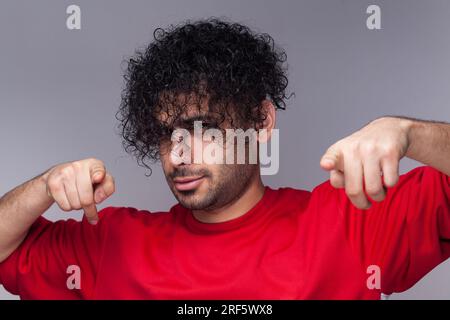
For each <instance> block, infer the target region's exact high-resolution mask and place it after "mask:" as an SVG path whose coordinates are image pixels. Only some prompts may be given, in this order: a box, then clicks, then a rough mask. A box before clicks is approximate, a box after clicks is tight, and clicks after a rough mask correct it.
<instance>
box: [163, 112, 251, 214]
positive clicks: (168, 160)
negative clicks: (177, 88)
mask: <svg viewBox="0 0 450 320" xmlns="http://www.w3.org/2000/svg"><path fill="white" fill-rule="evenodd" d="M206 109H207V108H206V107H204V106H202V108H201V109H200V110H199V108H198V107H192V108H187V109H186V112H185V113H184V114H182V115H179V116H178V118H177V121H176V122H175V123H174V125H173V129H177V128H180V129H186V130H187V131H189V132H190V133H193V128H194V121H202V123H203V124H206V125H208V124H209V125H210V127H212V128H214V127H215V126H216V125H215V124H214V120H212V118H211V114H210V113H209V112H208V111H207V110H206ZM164 121H167V118H165V119H164ZM167 122H169V123H170V121H167ZM229 127H230V126H229V122H227V121H223V122H221V124H220V128H221V129H226V128H229ZM190 139H191V140H190V146H191V148H190V152H191V159H194V154H195V153H196V152H197V151H198V149H200V146H201V150H205V149H206V148H207V147H208V145H209V144H212V143H217V142H216V141H214V140H212V141H205V139H203V138H202V137H200V139H198V137H195V136H194V134H191V135H190ZM224 140H225V137H224ZM222 145H223V146H222ZM219 147H220V148H222V149H223V154H224V155H226V154H227V153H230V152H233V153H236V150H235V148H234V147H233V148H230V147H229V146H228V148H227V144H226V143H224V144H220V145H219ZM173 152H180V151H178V150H176V143H174V142H173V141H164V142H162V143H161V145H160V154H161V164H162V168H163V171H164V174H165V176H166V180H167V183H168V185H169V187H170V189H171V190H172V192H173V194H174V195H175V197H176V199H177V200H178V202H179V203H180V204H181V205H183V206H184V207H186V208H188V209H192V210H204V211H209V210H214V209H217V208H221V207H224V206H226V205H227V204H228V203H231V202H232V201H234V200H235V199H238V198H239V197H240V196H241V195H242V194H243V193H244V192H245V190H246V189H247V188H248V186H249V184H250V183H251V181H252V179H253V178H255V177H258V176H259V173H258V172H259V171H258V169H259V165H258V164H248V161H246V163H244V164H238V163H231V164H229V163H225V161H224V162H223V164H207V163H205V161H201V162H199V161H195V162H196V163H193V161H191V163H189V162H188V161H186V163H185V162H181V163H179V162H176V161H174V160H173V157H172V156H171V154H172V153H173ZM181 152H182V151H181ZM184 152H186V151H184ZM234 159H237V157H236V156H235V157H234ZM197 162H199V163H197ZM234 162H236V161H234Z"/></svg>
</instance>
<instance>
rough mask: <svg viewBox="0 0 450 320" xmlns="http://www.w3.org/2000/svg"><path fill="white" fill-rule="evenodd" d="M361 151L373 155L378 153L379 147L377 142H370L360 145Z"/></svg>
mask: <svg viewBox="0 0 450 320" xmlns="http://www.w3.org/2000/svg"><path fill="white" fill-rule="evenodd" d="M359 149H360V150H361V152H363V153H364V154H368V155H373V154H375V153H376V152H377V149H378V147H377V145H376V143H375V142H373V141H368V142H365V143H363V144H360V146H359Z"/></svg>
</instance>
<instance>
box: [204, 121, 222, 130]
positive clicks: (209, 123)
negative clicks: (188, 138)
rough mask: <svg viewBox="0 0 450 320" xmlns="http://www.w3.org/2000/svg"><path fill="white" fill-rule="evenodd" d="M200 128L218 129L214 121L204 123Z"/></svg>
mask: <svg viewBox="0 0 450 320" xmlns="http://www.w3.org/2000/svg"><path fill="white" fill-rule="evenodd" d="M202 127H203V128H204V129H218V127H219V126H218V124H217V122H214V121H205V122H203V123H202Z"/></svg>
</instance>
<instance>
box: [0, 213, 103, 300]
mask: <svg viewBox="0 0 450 320" xmlns="http://www.w3.org/2000/svg"><path fill="white" fill-rule="evenodd" d="M111 211H112V207H108V208H105V209H103V210H101V211H100V212H99V217H100V218H99V222H98V224H97V225H95V226H93V225H91V224H89V222H88V221H87V220H86V218H85V217H84V218H83V220H82V221H76V220H74V219H68V220H60V221H57V222H51V221H49V220H47V219H45V218H44V217H42V216H41V217H39V218H38V219H37V220H36V221H35V223H34V224H33V225H32V226H31V228H30V230H29V232H28V235H27V237H26V238H25V239H24V241H23V242H22V243H21V244H20V246H19V247H18V248H17V249H16V250H15V251H14V252H13V253H12V254H11V255H10V256H9V257H8V258H7V259H6V260H4V261H3V262H2V263H1V264H0V284H2V285H3V286H4V287H5V289H6V290H8V291H9V292H10V293H12V294H16V295H19V296H20V297H21V298H22V299H89V298H91V297H92V295H93V294H94V289H95V278H96V272H97V270H98V267H99V263H100V258H101V253H102V247H103V243H104V239H105V233H106V231H107V225H106V224H107V219H106V218H107V214H108V213H110V212H111Z"/></svg>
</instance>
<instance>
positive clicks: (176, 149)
mask: <svg viewBox="0 0 450 320" xmlns="http://www.w3.org/2000/svg"><path fill="white" fill-rule="evenodd" d="M170 160H171V162H172V164H173V165H175V166H180V165H185V164H190V163H191V141H190V137H188V136H185V135H184V134H183V132H174V135H173V137H172V145H171V149H170Z"/></svg>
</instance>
